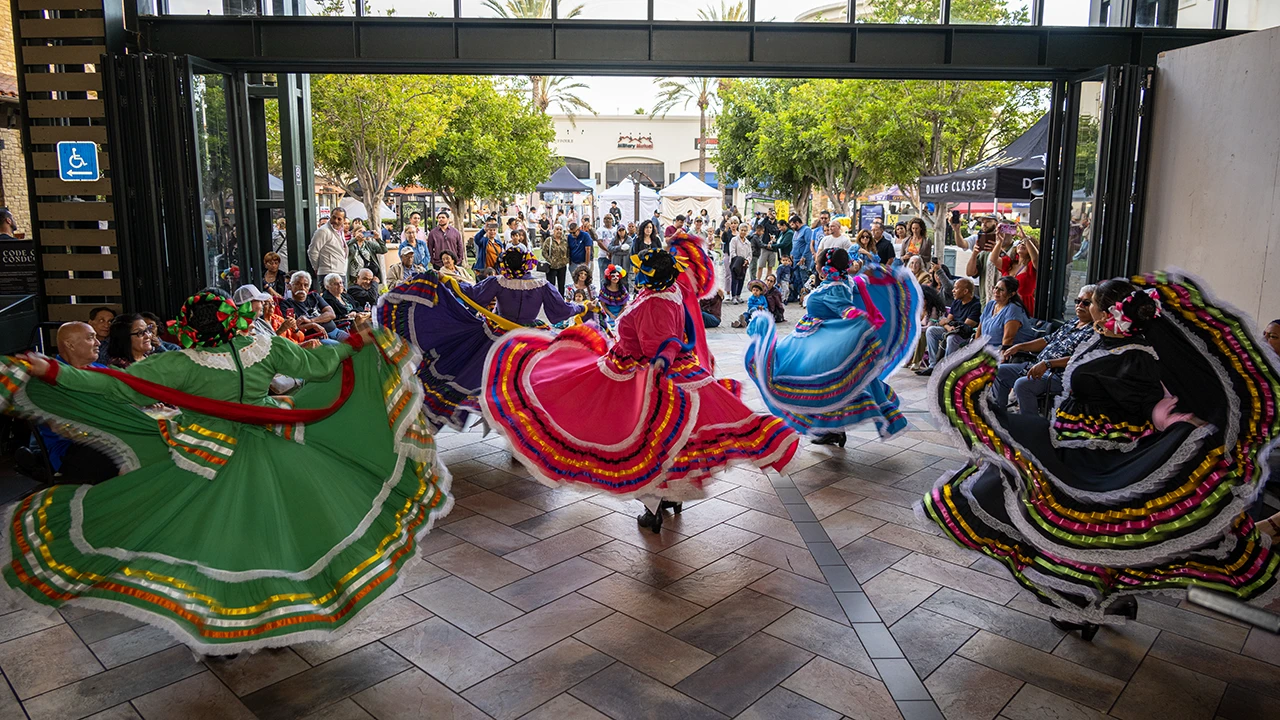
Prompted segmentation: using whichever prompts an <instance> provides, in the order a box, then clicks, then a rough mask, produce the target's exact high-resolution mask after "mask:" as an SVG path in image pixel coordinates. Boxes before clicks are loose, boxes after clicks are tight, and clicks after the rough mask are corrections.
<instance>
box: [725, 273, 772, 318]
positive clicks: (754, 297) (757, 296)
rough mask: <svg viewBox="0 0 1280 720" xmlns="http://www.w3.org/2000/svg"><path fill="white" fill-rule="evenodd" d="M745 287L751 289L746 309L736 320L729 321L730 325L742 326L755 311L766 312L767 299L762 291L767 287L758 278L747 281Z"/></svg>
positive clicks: (767, 306) (767, 308) (767, 307)
mask: <svg viewBox="0 0 1280 720" xmlns="http://www.w3.org/2000/svg"><path fill="white" fill-rule="evenodd" d="M747 289H748V290H750V291H751V297H750V298H748V299H747V311H746V312H744V313H742V316H741V317H739V318H738V319H737V320H734V321H733V322H731V323H729V326H730V327H736V328H744V327H746V326H747V324H748V323H750V322H751V316H752V315H753V314H754V313H755V312H756V311H760V312H768V310H769V301H768V299H766V298H765V296H764V293H765V291H766V290H767V289H768V288H766V287H765V284H764V283H763V282H761V281H760V280H752V281H750V282H748V283H747Z"/></svg>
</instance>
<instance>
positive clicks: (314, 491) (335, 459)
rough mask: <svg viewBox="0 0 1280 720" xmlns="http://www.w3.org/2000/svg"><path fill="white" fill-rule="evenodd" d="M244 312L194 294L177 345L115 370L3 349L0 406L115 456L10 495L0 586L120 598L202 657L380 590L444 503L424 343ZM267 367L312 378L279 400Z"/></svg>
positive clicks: (369, 598)
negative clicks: (92, 479) (426, 404)
mask: <svg viewBox="0 0 1280 720" xmlns="http://www.w3.org/2000/svg"><path fill="white" fill-rule="evenodd" d="M252 317H253V315H252V310H251V308H250V306H249V304H245V305H243V306H240V307H236V306H234V305H232V304H231V302H230V301H228V300H226V299H225V298H223V297H221V296H219V295H217V294H214V293H212V292H205V293H202V294H200V295H197V296H195V297H193V298H191V299H190V300H188V301H187V304H186V305H184V306H183V309H182V313H181V315H180V316H179V319H178V320H177V321H175V322H174V323H172V326H173V328H174V330H175V333H176V334H177V335H178V337H179V338H180V339H181V340H182V342H183V345H184V347H185V348H186V349H184V350H182V351H181V352H168V353H160V354H157V355H153V356H151V357H149V358H147V359H146V360H144V361H142V362H139V363H136V364H134V365H132V366H130V367H129V369H128V371H127V372H121V371H118V370H110V369H108V370H77V369H75V368H71V367H68V366H65V365H59V364H58V363H56V362H54V361H52V360H50V359H49V358H46V357H44V356H41V355H28V356H24V357H22V358H0V410H6V409H7V410H10V411H12V412H14V413H16V414H19V415H22V416H25V417H28V418H31V419H34V420H36V421H39V422H46V423H50V424H51V425H52V426H53V427H54V428H56V429H58V430H59V431H60V432H63V433H65V434H68V435H69V436H71V437H72V438H73V439H75V440H76V441H77V442H83V443H86V444H89V445H92V446H94V447H97V448H99V449H101V450H103V451H105V452H106V453H107V454H108V455H109V456H110V457H112V458H113V459H114V460H115V461H116V463H117V464H118V465H119V466H120V470H121V473H122V474H121V475H120V476H119V477H117V478H114V479H112V480H110V481H108V482H105V483H102V484H100V485H96V486H87V485H84V486H75V485H56V486H53V487H51V488H48V489H44V490H41V491H39V492H37V493H35V494H33V495H31V496H30V497H27V498H26V499H24V500H22V501H20V502H18V503H17V504H16V505H14V506H12V507H10V508H9V509H8V511H7V513H6V514H5V515H4V531H3V538H2V543H0V547H2V548H3V550H0V552H3V553H5V557H3V562H4V565H3V573H4V579H5V581H6V582H7V583H8V585H9V587H10V588H12V589H13V590H15V591H16V592H17V593H18V594H20V595H21V596H22V597H24V598H26V599H29V600H32V601H35V602H36V603H40V604H43V605H46V606H53V607H59V606H61V605H64V604H72V605H81V606H85V607H91V608H95V609H100V610H110V611H113V612H117V613H121V614H123V615H128V616H130V617H133V618H136V619H139V620H142V621H144V622H147V623H150V624H152V625H156V626H158V627H161V628H164V629H165V630H167V631H169V632H171V633H173V634H174V635H175V636H176V637H177V638H179V639H180V640H181V641H182V642H184V643H186V644H187V645H189V646H191V647H192V649H194V650H195V651H197V652H200V653H203V654H212V655H221V654H232V653H237V652H240V651H242V650H252V649H256V648H261V647H273V646H283V645H290V644H294V643H298V642H304V641H310V640H324V639H328V638H330V637H332V633H334V632H336V631H339V630H340V629H342V628H343V627H347V626H349V625H351V624H352V622H353V621H354V620H355V619H357V618H358V617H360V616H361V615H362V614H363V611H365V610H367V609H368V608H370V607H372V606H373V605H375V604H376V603H377V602H378V600H379V599H380V598H383V597H385V598H390V597H392V595H391V593H389V592H388V591H389V589H390V588H391V587H392V586H393V585H394V584H395V581H396V579H397V577H398V576H399V575H401V574H403V573H404V572H405V568H406V565H407V564H409V563H412V562H416V561H417V557H416V556H417V548H418V542H419V541H420V540H421V539H422V538H423V536H425V535H426V533H427V531H428V530H430V528H431V526H432V525H433V524H434V523H435V522H436V520H438V519H439V518H441V517H443V516H444V515H445V514H447V513H448V512H449V510H450V509H451V507H452V505H453V500H452V497H451V496H450V494H449V476H448V474H447V471H446V470H445V468H444V466H443V465H441V464H440V463H439V462H438V461H437V460H436V457H435V448H434V443H433V441H432V438H431V436H430V435H429V433H428V431H427V425H426V423H425V420H424V418H423V416H422V414H421V406H422V386H421V385H420V384H419V383H417V382H416V381H415V379H414V374H413V373H414V370H415V369H416V368H417V367H418V361H419V358H418V357H417V356H416V353H414V352H413V350H412V349H411V348H410V347H408V346H407V345H406V344H404V343H403V342H402V341H401V340H400V339H399V338H398V337H397V336H396V335H394V334H393V333H390V332H382V331H379V332H376V333H371V332H369V331H364V332H362V333H360V334H357V335H352V337H351V339H350V340H349V341H348V342H347V343H346V344H342V345H335V346H327V347H325V346H322V347H318V348H315V349H312V350H303V349H302V348H300V347H298V346H297V345H295V344H293V343H291V342H289V341H288V340H285V339H284V338H280V337H275V336H264V335H250V334H246V333H247V331H248V328H249V320H250V319H251V318H252ZM277 374H281V375H286V376H289V377H295V378H300V379H302V380H304V381H306V384H305V386H304V387H303V388H302V389H301V390H300V391H299V392H298V393H297V394H296V395H295V396H293V397H292V398H290V399H288V400H285V399H281V398H274V397H272V396H270V395H269V390H268V386H269V385H270V383H271V380H272V378H273V377H274V376H275V375H277ZM157 403H163V405H157ZM157 407H164V408H167V409H166V410H164V411H158V410H156V409H155V408H157ZM143 408H147V409H146V410H144V409H143ZM174 408H176V410H175V409H174Z"/></svg>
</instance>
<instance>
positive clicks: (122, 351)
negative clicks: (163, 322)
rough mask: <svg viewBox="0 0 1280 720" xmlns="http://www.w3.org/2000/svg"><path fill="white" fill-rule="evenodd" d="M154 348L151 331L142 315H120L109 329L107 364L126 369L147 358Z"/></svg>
mask: <svg viewBox="0 0 1280 720" xmlns="http://www.w3.org/2000/svg"><path fill="white" fill-rule="evenodd" d="M153 349H154V348H152V345H151V331H150V330H149V329H147V321H146V320H145V319H143V317H142V316H141V315H137V314H133V315H119V316H117V317H116V319H115V320H113V321H111V328H110V329H109V330H108V331H107V364H108V365H110V366H111V367H114V368H119V369H120V370H124V369H125V368H127V367H129V366H130V365H132V364H134V363H136V362H138V361H140V360H142V359H144V358H146V357H147V356H148V355H150V354H151V353H152V351H153Z"/></svg>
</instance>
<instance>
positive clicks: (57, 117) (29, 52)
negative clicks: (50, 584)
mask: <svg viewBox="0 0 1280 720" xmlns="http://www.w3.org/2000/svg"><path fill="white" fill-rule="evenodd" d="M15 11H16V12H17V16H18V17H17V18H16V26H17V35H18V36H17V37H16V38H15V40H16V42H15V45H16V46H17V47H16V48H15V49H16V51H17V55H18V60H19V63H20V65H19V67H18V72H19V74H20V77H21V82H20V84H19V86H20V88H21V90H22V97H21V101H22V106H23V107H22V109H23V114H24V116H25V118H26V131H27V136H26V140H27V142H26V148H25V150H26V154H27V166H28V169H29V173H30V177H31V178H32V179H31V190H32V192H33V197H32V205H33V206H34V207H33V211H34V217H33V222H32V223H31V225H32V232H33V234H34V235H35V237H36V239H37V242H38V244H39V246H40V248H41V253H40V255H39V258H40V272H41V276H42V277H41V279H42V282H41V286H42V288H43V290H44V297H43V304H42V305H43V307H44V319H45V320H46V321H48V322H51V323H61V322H67V321H70V320H87V319H88V313H89V310H91V309H92V308H94V307H98V306H102V305H106V306H108V307H111V308H112V309H113V310H115V311H116V312H120V310H121V307H120V306H121V297H120V292H121V276H120V271H121V268H120V256H119V255H117V254H116V253H115V248H116V244H117V238H116V231H115V229H114V228H113V226H114V219H115V207H114V205H113V204H112V202H111V200H112V196H113V194H114V191H113V186H112V180H111V160H110V155H109V153H110V150H111V148H110V147H109V145H108V139H107V128H106V122H105V120H106V113H107V112H108V110H107V107H106V102H105V100H104V99H103V98H101V97H99V94H100V93H102V90H103V77H102V75H100V74H98V73H97V72H96V71H95V70H96V68H97V67H98V66H100V65H101V63H102V56H103V55H104V54H106V52H107V42H106V38H107V26H106V22H108V21H107V20H104V16H109V17H113V18H114V19H113V20H111V22H116V23H118V22H120V18H119V9H118V8H113V9H112V12H109V13H104V12H103V0H16V3H15ZM115 34H116V35H118V33H115ZM68 140H71V141H89V142H94V143H97V145H98V165H99V168H100V169H101V170H102V173H103V176H102V178H101V179H100V180H96V181H93V182H64V181H62V180H60V179H59V178H58V159H57V152H56V150H57V148H56V145H57V143H59V142H63V141H68ZM102 248H109V249H110V251H111V252H110V253H109V254H103V251H102Z"/></svg>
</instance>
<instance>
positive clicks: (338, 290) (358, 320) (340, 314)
mask: <svg viewBox="0 0 1280 720" xmlns="http://www.w3.org/2000/svg"><path fill="white" fill-rule="evenodd" d="M321 297H323V298H324V301H325V302H327V303H329V307H331V308H333V315H334V322H335V323H337V324H338V325H339V326H344V327H346V328H347V330H348V332H350V329H351V328H352V327H353V326H362V325H364V324H365V323H367V322H369V318H370V314H369V313H367V312H364V311H363V309H361V308H357V307H356V304H355V301H354V300H352V299H351V296H350V295H348V294H347V288H346V282H345V280H343V278H342V276H341V275H339V274H337V273H329V274H328V275H325V276H324V293H323V294H322V295H321Z"/></svg>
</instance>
